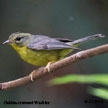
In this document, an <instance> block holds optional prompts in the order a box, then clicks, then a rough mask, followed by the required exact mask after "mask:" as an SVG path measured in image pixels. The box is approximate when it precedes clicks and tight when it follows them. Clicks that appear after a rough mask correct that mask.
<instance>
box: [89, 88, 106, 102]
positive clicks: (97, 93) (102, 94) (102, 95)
mask: <svg viewBox="0 0 108 108" xmlns="http://www.w3.org/2000/svg"><path fill="white" fill-rule="evenodd" d="M89 93H90V94H92V95H94V96H98V97H100V98H103V99H107V100H108V89H105V88H90V89H89Z"/></svg>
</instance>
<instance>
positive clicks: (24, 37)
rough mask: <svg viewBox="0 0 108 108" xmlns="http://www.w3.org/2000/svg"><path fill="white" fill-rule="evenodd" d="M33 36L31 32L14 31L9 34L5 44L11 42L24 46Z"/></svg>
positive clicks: (12, 44) (14, 44) (11, 43)
mask: <svg viewBox="0 0 108 108" xmlns="http://www.w3.org/2000/svg"><path fill="white" fill-rule="evenodd" d="M31 36H32V34H30V33H20V32H16V33H12V34H11V35H10V36H9V39H8V40H6V41H5V42H3V44H10V45H11V46H13V47H14V46H17V47H22V46H24V45H26V44H27V43H28V41H29V39H30V37H31Z"/></svg>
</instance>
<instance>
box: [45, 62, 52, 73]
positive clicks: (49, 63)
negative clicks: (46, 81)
mask: <svg viewBox="0 0 108 108" xmlns="http://www.w3.org/2000/svg"><path fill="white" fill-rule="evenodd" d="M52 63H54V61H51V62H48V64H47V65H46V67H45V70H48V72H50V71H51V70H50V65H51V64H52Z"/></svg>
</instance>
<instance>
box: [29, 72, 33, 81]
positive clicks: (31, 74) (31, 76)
mask: <svg viewBox="0 0 108 108" xmlns="http://www.w3.org/2000/svg"><path fill="white" fill-rule="evenodd" d="M33 73H34V71H33V72H32V73H30V75H29V76H30V80H31V81H32V82H33V81H34V80H33Z"/></svg>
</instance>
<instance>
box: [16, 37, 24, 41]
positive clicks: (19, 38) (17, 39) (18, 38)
mask: <svg viewBox="0 0 108 108" xmlns="http://www.w3.org/2000/svg"><path fill="white" fill-rule="evenodd" d="M22 38H23V37H17V38H16V39H15V41H20V40H21V39H22Z"/></svg>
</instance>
